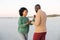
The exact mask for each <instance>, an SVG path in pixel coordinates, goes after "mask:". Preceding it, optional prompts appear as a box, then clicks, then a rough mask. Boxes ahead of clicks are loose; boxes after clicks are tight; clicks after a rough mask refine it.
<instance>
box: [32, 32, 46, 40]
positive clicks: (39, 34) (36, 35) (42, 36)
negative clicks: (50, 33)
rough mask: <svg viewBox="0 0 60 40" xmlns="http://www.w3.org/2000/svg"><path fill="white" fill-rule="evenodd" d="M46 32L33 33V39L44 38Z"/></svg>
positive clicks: (40, 39)
mask: <svg viewBox="0 0 60 40" xmlns="http://www.w3.org/2000/svg"><path fill="white" fill-rule="evenodd" d="M45 36H46V32H42V33H34V36H33V40H45Z"/></svg>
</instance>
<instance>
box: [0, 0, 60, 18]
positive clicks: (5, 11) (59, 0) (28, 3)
mask: <svg viewBox="0 0 60 40" xmlns="http://www.w3.org/2000/svg"><path fill="white" fill-rule="evenodd" d="M36 4H40V5H41V8H42V10H43V11H45V12H46V14H47V15H48V14H60V0H0V17H18V16H19V12H18V10H19V9H20V8H21V7H26V8H27V9H28V11H29V12H28V16H32V15H34V14H35V10H34V6H35V5H36Z"/></svg>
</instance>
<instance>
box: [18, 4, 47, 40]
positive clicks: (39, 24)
mask: <svg viewBox="0 0 60 40" xmlns="http://www.w3.org/2000/svg"><path fill="white" fill-rule="evenodd" d="M35 11H36V17H35V18H34V21H30V20H29V19H28V17H26V16H27V13H28V10H27V9H26V8H24V7H22V8H21V9H20V10H19V15H20V17H19V20H18V32H19V35H20V40H28V32H29V25H30V24H33V25H34V26H35V31H34V36H33V40H45V36H46V19H47V17H46V14H45V12H43V11H42V10H41V6H40V5H39V4H37V5H35Z"/></svg>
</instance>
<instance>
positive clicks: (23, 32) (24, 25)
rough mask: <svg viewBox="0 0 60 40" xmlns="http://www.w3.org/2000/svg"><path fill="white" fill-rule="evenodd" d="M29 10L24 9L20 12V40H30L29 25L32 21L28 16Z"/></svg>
mask: <svg viewBox="0 0 60 40" xmlns="http://www.w3.org/2000/svg"><path fill="white" fill-rule="evenodd" d="M27 13H28V10H27V9H26V8H25V7H22V8H21V9H20V10H19V15H20V17H19V20H18V32H19V34H20V40H28V32H29V24H30V21H29V19H28V17H26V16H27Z"/></svg>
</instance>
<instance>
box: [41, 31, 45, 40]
mask: <svg viewBox="0 0 60 40" xmlns="http://www.w3.org/2000/svg"><path fill="white" fill-rule="evenodd" d="M45 37H46V32H43V33H42V37H41V40H45Z"/></svg>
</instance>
